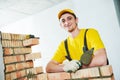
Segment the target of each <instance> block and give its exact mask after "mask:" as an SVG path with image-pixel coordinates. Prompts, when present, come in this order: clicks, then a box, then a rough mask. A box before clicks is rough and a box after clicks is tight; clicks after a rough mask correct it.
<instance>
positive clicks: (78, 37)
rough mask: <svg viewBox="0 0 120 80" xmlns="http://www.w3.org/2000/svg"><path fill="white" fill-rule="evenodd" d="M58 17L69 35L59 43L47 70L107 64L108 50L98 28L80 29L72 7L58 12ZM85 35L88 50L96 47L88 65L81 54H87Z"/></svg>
mask: <svg viewBox="0 0 120 80" xmlns="http://www.w3.org/2000/svg"><path fill="white" fill-rule="evenodd" d="M58 19H59V22H60V26H61V28H63V29H65V30H66V31H67V32H68V37H67V38H66V40H63V41H61V42H60V44H59V45H58V48H57V50H56V51H55V53H54V55H53V57H52V59H51V60H50V61H49V62H48V64H47V66H46V72H63V71H65V72H75V71H77V70H78V69H82V68H89V67H95V66H103V65H107V55H106V50H105V47H104V44H103V42H102V40H101V38H100V35H99V33H98V31H97V30H95V29H93V28H89V29H88V30H87V32H86V29H79V28H78V17H77V16H76V15H75V13H74V12H73V10H71V9H63V10H61V11H60V12H59V13H58ZM85 32H86V35H85ZM84 35H85V37H86V43H87V47H88V50H90V49H92V48H94V49H93V51H92V58H91V59H90V63H89V64H87V65H86V64H84V63H82V62H81V58H82V57H81V56H83V54H85V53H84V50H83V47H84ZM65 41H66V43H67V44H66V43H65ZM66 45H67V47H66ZM66 48H67V49H66ZM87 58H88V57H84V58H83V59H87ZM65 60H67V62H65ZM63 62H64V63H63Z"/></svg>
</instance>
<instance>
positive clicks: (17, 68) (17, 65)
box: [16, 62, 26, 70]
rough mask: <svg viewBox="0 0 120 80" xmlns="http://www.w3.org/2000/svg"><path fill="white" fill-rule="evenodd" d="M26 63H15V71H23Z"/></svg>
mask: <svg viewBox="0 0 120 80" xmlns="http://www.w3.org/2000/svg"><path fill="white" fill-rule="evenodd" d="M25 68H26V63H24V62H23V63H16V70H20V69H25Z"/></svg>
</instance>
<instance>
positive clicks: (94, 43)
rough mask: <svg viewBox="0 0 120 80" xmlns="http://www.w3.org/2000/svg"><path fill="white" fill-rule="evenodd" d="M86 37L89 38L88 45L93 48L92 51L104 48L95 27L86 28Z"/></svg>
mask: <svg viewBox="0 0 120 80" xmlns="http://www.w3.org/2000/svg"><path fill="white" fill-rule="evenodd" d="M87 39H89V40H87V41H88V42H87V43H88V47H89V48H94V51H96V50H98V49H101V48H105V47H104V44H103V41H102V40H101V37H100V35H99V33H98V31H97V30H95V29H90V30H88V32H87Z"/></svg>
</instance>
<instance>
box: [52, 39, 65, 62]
mask: <svg viewBox="0 0 120 80" xmlns="http://www.w3.org/2000/svg"><path fill="white" fill-rule="evenodd" d="M65 59H66V58H65V47H64V41H62V42H61V43H60V44H59V46H58V48H57V50H56V51H55V53H54V56H53V57H52V60H55V61H57V62H59V63H62V62H63V61H64V60H65Z"/></svg>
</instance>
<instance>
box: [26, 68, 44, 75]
mask: <svg viewBox="0 0 120 80" xmlns="http://www.w3.org/2000/svg"><path fill="white" fill-rule="evenodd" d="M29 72H31V73H33V74H40V73H43V68H42V66H41V67H35V68H30V69H27V74H28V73H29Z"/></svg>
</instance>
